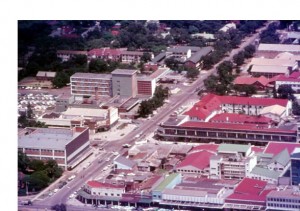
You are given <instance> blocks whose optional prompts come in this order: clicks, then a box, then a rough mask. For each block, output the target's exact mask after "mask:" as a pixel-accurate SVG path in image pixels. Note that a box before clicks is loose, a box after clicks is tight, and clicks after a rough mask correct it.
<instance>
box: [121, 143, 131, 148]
mask: <svg viewBox="0 0 300 211" xmlns="http://www.w3.org/2000/svg"><path fill="white" fill-rule="evenodd" d="M122 146H123V148H129V147H131V145H130V144H123V145H122Z"/></svg>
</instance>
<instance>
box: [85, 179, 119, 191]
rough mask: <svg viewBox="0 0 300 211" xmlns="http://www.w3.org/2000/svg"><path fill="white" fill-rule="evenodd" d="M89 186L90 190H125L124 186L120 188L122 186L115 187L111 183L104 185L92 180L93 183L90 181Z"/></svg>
mask: <svg viewBox="0 0 300 211" xmlns="http://www.w3.org/2000/svg"><path fill="white" fill-rule="evenodd" d="M87 185H88V186H89V187H90V188H113V189H114V188H116V189H120V188H121V189H122V188H124V186H120V185H113V184H110V183H103V182H98V181H95V180H92V181H88V182H87Z"/></svg>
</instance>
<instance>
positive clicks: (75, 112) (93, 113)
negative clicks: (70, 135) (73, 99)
mask: <svg viewBox="0 0 300 211" xmlns="http://www.w3.org/2000/svg"><path fill="white" fill-rule="evenodd" d="M107 113H108V110H106V109H100V108H68V109H67V110H66V111H65V112H63V113H62V114H63V115H65V116H84V117H104V116H106V115H107Z"/></svg>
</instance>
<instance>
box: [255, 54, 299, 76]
mask: <svg viewBox="0 0 300 211" xmlns="http://www.w3.org/2000/svg"><path fill="white" fill-rule="evenodd" d="M250 65H252V68H251V74H253V75H255V76H265V77H267V78H272V77H274V76H276V75H280V74H283V75H286V76H288V75H289V74H290V73H291V72H292V71H294V70H295V69H297V67H298V63H297V61H295V60H290V59H266V58H253V59H252V60H251V63H250Z"/></svg>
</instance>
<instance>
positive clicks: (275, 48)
mask: <svg viewBox="0 0 300 211" xmlns="http://www.w3.org/2000/svg"><path fill="white" fill-rule="evenodd" d="M284 52H288V53H292V54H294V55H300V46H299V45H288V44H259V46H258V49H257V51H256V53H255V54H256V57H264V58H269V59H273V58H275V57H276V56H277V55H278V54H279V53H284Z"/></svg>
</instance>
